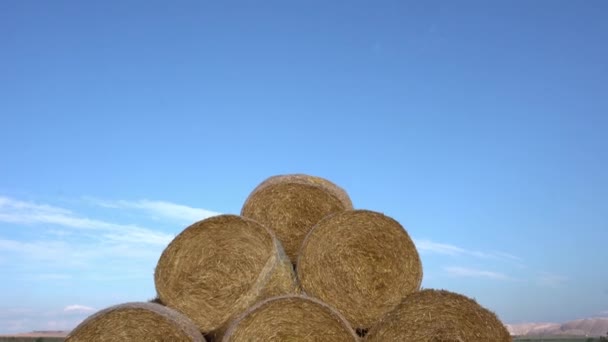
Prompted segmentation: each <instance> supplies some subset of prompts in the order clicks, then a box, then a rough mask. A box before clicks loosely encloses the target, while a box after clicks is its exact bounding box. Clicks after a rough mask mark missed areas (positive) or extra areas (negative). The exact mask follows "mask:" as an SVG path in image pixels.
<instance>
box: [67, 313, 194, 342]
mask: <svg viewBox="0 0 608 342" xmlns="http://www.w3.org/2000/svg"><path fill="white" fill-rule="evenodd" d="M90 341H104V342H123V341H184V342H186V341H187V342H203V341H205V338H204V337H203V335H201V333H200V332H199V331H198V329H197V328H196V325H194V323H193V322H192V321H191V320H190V319H188V317H186V316H184V315H182V314H181V313H179V312H177V311H175V310H173V309H170V308H167V307H164V306H162V305H159V304H154V303H125V304H120V305H116V306H112V307H109V308H107V309H104V310H101V311H99V312H97V313H95V314H93V315H91V316H90V317H89V318H87V319H86V320H84V321H83V322H82V323H80V324H79V325H78V326H77V327H76V328H75V329H74V330H72V332H70V333H69V334H68V336H67V337H66V342H90Z"/></svg>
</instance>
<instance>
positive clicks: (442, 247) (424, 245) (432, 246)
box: [414, 239, 522, 262]
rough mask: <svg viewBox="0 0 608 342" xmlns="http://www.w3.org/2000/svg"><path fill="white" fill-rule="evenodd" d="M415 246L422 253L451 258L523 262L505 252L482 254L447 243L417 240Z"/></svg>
mask: <svg viewBox="0 0 608 342" xmlns="http://www.w3.org/2000/svg"><path fill="white" fill-rule="evenodd" d="M414 244H415V245H416V248H418V250H419V251H420V252H421V253H435V254H442V255H449V256H471V257H476V258H482V259H503V260H505V259H508V260H511V261H518V262H519V261H522V259H521V258H519V257H517V256H514V255H512V254H509V253H504V252H480V251H476V250H470V249H465V248H462V247H458V246H454V245H451V244H447V243H440V242H435V241H431V240H427V239H415V240H414Z"/></svg>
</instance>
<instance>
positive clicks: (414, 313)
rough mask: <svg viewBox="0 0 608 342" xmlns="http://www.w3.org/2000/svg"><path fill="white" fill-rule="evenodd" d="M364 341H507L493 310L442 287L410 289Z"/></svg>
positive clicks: (508, 338) (509, 338)
mask: <svg viewBox="0 0 608 342" xmlns="http://www.w3.org/2000/svg"><path fill="white" fill-rule="evenodd" d="M366 340H367V341H370V342H376V341H416V342H440V341H441V342H485V341H495V342H511V336H510V335H509V332H508V331H507V329H506V328H505V326H504V325H503V324H502V323H501V322H500V320H499V319H498V318H497V317H496V315H495V314H494V313H492V312H491V311H489V310H487V309H485V308H483V307H482V306H481V305H479V304H478V303H477V302H475V301H474V300H473V299H470V298H468V297H465V296H463V295H460V294H457V293H453V292H449V291H445V290H422V291H420V292H417V293H413V294H411V295H410V296H408V297H407V298H405V300H404V301H403V302H402V303H401V304H399V305H398V306H397V308H395V310H394V311H392V312H391V313H389V314H388V315H387V316H386V317H384V318H383V319H382V320H381V321H380V322H379V323H378V324H377V325H376V326H375V327H373V328H372V329H371V330H370V331H369V333H368V335H367V338H366Z"/></svg>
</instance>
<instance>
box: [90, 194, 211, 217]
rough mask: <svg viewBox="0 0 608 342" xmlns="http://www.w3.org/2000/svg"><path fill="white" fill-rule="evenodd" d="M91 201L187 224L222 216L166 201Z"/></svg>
mask: <svg viewBox="0 0 608 342" xmlns="http://www.w3.org/2000/svg"><path fill="white" fill-rule="evenodd" d="M89 200H90V201H91V202H92V203H94V204H96V205H99V206H102V207H106V208H115V209H137V210H142V211H145V212H147V213H149V214H152V215H155V216H156V217H162V218H168V219H172V220H177V221H180V222H186V223H194V222H197V221H200V220H203V219H206V218H208V217H211V216H216V215H220V213H218V212H215V211H211V210H207V209H202V208H194V207H190V206H187V205H183V204H177V203H171V202H166V201H152V200H147V199H142V200H138V201H126V200H118V201H103V200H98V199H91V198H89Z"/></svg>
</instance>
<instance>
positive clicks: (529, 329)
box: [505, 317, 608, 336]
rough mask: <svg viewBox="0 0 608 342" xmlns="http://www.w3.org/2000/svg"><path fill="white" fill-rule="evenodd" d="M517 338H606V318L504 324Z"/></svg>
mask: <svg viewBox="0 0 608 342" xmlns="http://www.w3.org/2000/svg"><path fill="white" fill-rule="evenodd" d="M505 325H506V327H507V329H508V330H509V332H510V333H511V335H517V336H559V335H572V336H606V335H607V334H608V317H598V318H585V319H577V320H574V321H570V322H566V323H562V324H560V323H521V324H505Z"/></svg>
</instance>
